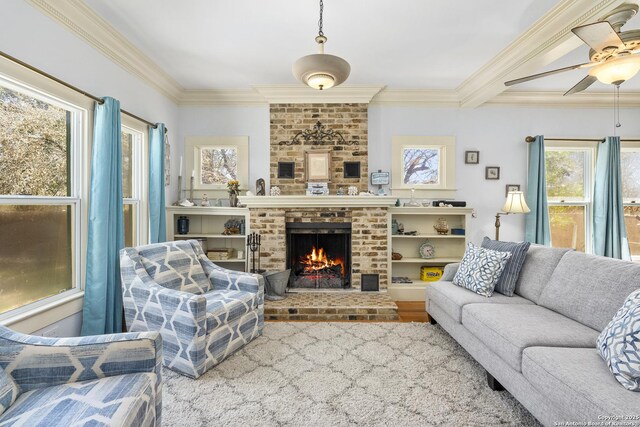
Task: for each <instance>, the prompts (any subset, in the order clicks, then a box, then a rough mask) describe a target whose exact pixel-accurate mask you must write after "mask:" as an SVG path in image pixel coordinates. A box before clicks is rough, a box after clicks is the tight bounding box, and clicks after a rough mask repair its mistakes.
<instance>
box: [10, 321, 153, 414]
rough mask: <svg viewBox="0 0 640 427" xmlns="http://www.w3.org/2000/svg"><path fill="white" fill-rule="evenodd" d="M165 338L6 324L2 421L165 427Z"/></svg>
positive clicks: (151, 335)
mask: <svg viewBox="0 0 640 427" xmlns="http://www.w3.org/2000/svg"><path fill="white" fill-rule="evenodd" d="M161 361H162V338H161V337H160V335H159V334H158V333H156V332H153V333H149V332H147V333H127V334H114V335H99V336H90V337H81V338H44V337H37V336H31V335H24V334H21V333H18V332H14V331H12V330H10V329H7V328H5V327H3V326H0V425H2V426H9V425H11V426H14V425H20V426H64V427H68V426H76V425H95V426H98V425H100V426H159V425H160V415H161V409H162V376H161V371H162V364H161Z"/></svg>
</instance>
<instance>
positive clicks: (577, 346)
mask: <svg viewBox="0 0 640 427" xmlns="http://www.w3.org/2000/svg"><path fill="white" fill-rule="evenodd" d="M447 267H448V268H447V269H446V271H445V275H444V277H443V279H445V280H441V281H439V282H436V283H433V284H431V285H429V286H428V287H427V312H428V313H429V315H430V316H431V317H432V318H433V319H435V322H437V323H438V324H439V325H440V326H441V327H442V328H443V329H445V330H446V331H447V332H448V333H449V334H450V335H451V336H452V337H453V338H454V339H455V340H456V341H458V343H459V344H460V345H462V347H464V348H465V350H467V351H468V352H469V354H471V356H473V357H474V358H475V359H476V360H477V361H478V362H479V363H480V364H481V365H482V366H483V367H484V368H485V370H486V371H487V378H488V381H489V385H490V386H491V387H492V388H494V389H501V387H502V386H504V388H506V389H507V390H508V391H509V392H510V393H511V394H512V395H513V396H514V397H515V398H516V399H518V400H519V401H520V402H521V403H522V405H524V406H525V407H526V408H527V409H528V410H529V411H530V412H531V413H532V414H533V415H534V416H535V417H536V418H537V419H538V420H539V421H540V422H542V423H543V424H545V425H547V426H553V425H559V424H557V423H559V422H567V421H574V422H583V421H592V422H603V421H604V422H607V421H611V420H618V421H623V420H625V418H623V417H629V418H628V419H627V421H630V422H632V424H630V425H640V393H636V392H632V391H628V390H626V389H625V388H624V387H623V386H622V385H620V384H619V383H618V381H617V380H616V379H615V378H614V376H613V375H612V374H611V372H610V371H609V369H608V367H607V365H606V363H605V362H604V360H602V358H601V357H600V355H599V354H598V352H597V350H596V348H595V345H596V339H597V337H598V335H599V334H600V332H601V331H602V330H603V329H604V328H605V327H606V326H607V324H608V323H609V321H610V320H611V318H612V317H613V316H614V314H615V313H616V311H617V310H618V309H619V308H620V307H621V306H622V303H623V302H624V300H625V298H626V297H627V296H628V295H629V294H630V293H631V292H632V291H634V290H635V289H638V288H640V265H638V264H633V263H630V262H624V261H619V260H613V259H609V258H604V257H598V256H593V255H585V254H583V253H579V252H574V251H569V250H567V249H557V248H556V249H554V248H547V247H544V246H538V245H531V247H530V248H529V252H528V253H527V257H526V260H525V263H524V265H523V268H522V271H521V273H520V277H519V279H518V282H517V286H516V290H515V295H514V296H513V297H507V296H504V295H502V294H498V293H494V294H493V296H492V297H490V298H487V297H483V296H480V295H478V294H475V293H474V292H471V291H468V290H466V289H464V288H461V287H458V286H456V285H454V284H453V283H452V282H451V281H450V280H451V279H452V278H453V274H455V269H456V265H451V266H447ZM435 322H432V323H435ZM612 417H617V418H612Z"/></svg>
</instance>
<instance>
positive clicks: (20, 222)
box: [0, 205, 73, 313]
mask: <svg viewBox="0 0 640 427" xmlns="http://www.w3.org/2000/svg"><path fill="white" fill-rule="evenodd" d="M72 223H73V218H72V206H70V205H69V206H36V205H28V206H26V205H20V206H18V205H0V313H2V312H5V311H7V310H11V309H13V308H16V307H19V306H22V305H25V304H29V303H32V302H34V301H37V300H40V299H42V298H46V297H49V296H52V295H56V294H58V293H60V292H62V291H66V290H69V289H71V287H72V285H73V280H72V265H71V259H72V254H71V247H72V245H71V240H72V239H71V227H72Z"/></svg>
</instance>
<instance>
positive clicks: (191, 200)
mask: <svg viewBox="0 0 640 427" xmlns="http://www.w3.org/2000/svg"><path fill="white" fill-rule="evenodd" d="M195 180H196V179H195V177H193V176H192V177H191V187H190V190H189V201H190V202H191V203H195V202H194V201H193V183H194V182H195Z"/></svg>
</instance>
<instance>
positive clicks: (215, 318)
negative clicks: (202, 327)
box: [204, 290, 258, 333]
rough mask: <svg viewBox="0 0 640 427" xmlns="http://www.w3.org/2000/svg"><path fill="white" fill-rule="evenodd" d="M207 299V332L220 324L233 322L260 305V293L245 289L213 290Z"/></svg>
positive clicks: (207, 295)
mask: <svg viewBox="0 0 640 427" xmlns="http://www.w3.org/2000/svg"><path fill="white" fill-rule="evenodd" d="M204 297H205V298H206V300H207V333H209V332H210V331H212V330H214V329H216V328H217V327H219V326H220V325H224V324H227V323H231V322H233V321H234V320H236V319H238V318H240V317H241V316H243V315H245V314H247V313H248V312H250V311H251V310H255V309H256V308H257V307H258V294H254V293H252V292H244V291H228V290H220V291H212V292H207V293H206V294H204Z"/></svg>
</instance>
